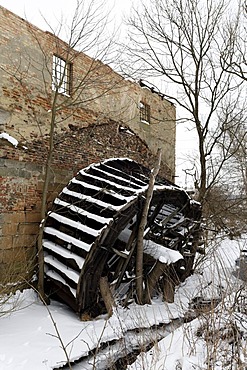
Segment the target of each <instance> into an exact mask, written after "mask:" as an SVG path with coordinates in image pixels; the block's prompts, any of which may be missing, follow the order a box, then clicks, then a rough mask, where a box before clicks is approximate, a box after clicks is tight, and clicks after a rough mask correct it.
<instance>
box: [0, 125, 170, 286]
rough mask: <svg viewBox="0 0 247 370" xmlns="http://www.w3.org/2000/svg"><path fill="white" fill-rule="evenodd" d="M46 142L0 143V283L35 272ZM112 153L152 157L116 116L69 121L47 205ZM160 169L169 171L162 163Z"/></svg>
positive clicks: (147, 160) (148, 161)
mask: <svg viewBox="0 0 247 370" xmlns="http://www.w3.org/2000/svg"><path fill="white" fill-rule="evenodd" d="M47 145H48V143H47V141H46V140H45V141H43V142H42V141H40V139H37V140H32V141H30V142H29V143H27V146H26V147H25V148H23V147H22V145H19V146H17V148H14V147H13V146H9V145H7V146H1V147H0V157H1V158H0V197H1V202H0V214H1V216H0V236H1V237H0V284H1V283H2V284H5V285H6V283H7V282H8V283H16V282H23V281H25V280H30V278H31V277H32V276H33V273H34V270H35V267H36V262H37V261H36V241H37V235H38V228H39V224H40V221H41V220H40V205H41V196H42V187H43V179H44V169H45V168H44V164H45V161H46V153H47ZM111 157H129V158H132V159H134V160H136V161H138V162H140V163H142V164H144V165H146V166H148V167H150V168H152V166H153V164H154V162H155V156H154V155H153V154H152V153H151V151H150V150H149V149H148V147H147V145H146V144H145V143H144V142H143V141H142V140H141V139H140V138H139V137H138V136H137V135H135V134H134V133H133V132H132V131H131V130H129V128H128V127H124V126H123V125H119V124H118V123H116V122H110V123H107V124H104V125H94V126H90V127H87V128H75V127H73V126H71V128H70V129H69V130H68V131H66V132H63V133H61V134H58V135H56V136H55V151H54V158H53V168H52V178H51V182H50V187H49V196H48V204H47V208H48V209H49V208H50V207H51V205H52V202H53V200H54V198H55V197H56V195H57V194H58V193H59V192H60V191H61V190H62V189H63V187H64V186H65V185H66V184H67V183H68V181H69V180H70V179H71V178H72V177H73V176H74V175H75V174H76V173H77V172H78V170H80V169H81V168H84V167H86V166H88V165H89V164H91V163H95V162H99V161H101V160H104V159H106V158H111ZM160 174H161V175H163V176H166V177H167V178H170V177H171V173H170V172H169V168H167V167H166V166H165V164H163V165H162V167H161V171H160Z"/></svg>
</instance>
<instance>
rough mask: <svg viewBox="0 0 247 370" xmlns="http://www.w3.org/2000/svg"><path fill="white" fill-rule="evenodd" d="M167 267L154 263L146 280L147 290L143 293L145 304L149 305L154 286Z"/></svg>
mask: <svg viewBox="0 0 247 370" xmlns="http://www.w3.org/2000/svg"><path fill="white" fill-rule="evenodd" d="M167 268H168V266H167V264H165V263H162V262H160V261H156V263H155V265H154V267H153V268H152V270H151V272H150V273H149V275H148V278H147V289H146V292H145V303H150V301H151V298H152V295H153V291H154V288H155V285H156V284H157V282H158V280H159V278H160V276H161V275H163V274H164V272H165V271H166V270H167Z"/></svg>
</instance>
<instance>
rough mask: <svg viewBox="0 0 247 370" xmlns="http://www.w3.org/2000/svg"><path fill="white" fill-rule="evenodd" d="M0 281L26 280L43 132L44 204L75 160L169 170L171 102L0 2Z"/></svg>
mask: <svg viewBox="0 0 247 370" xmlns="http://www.w3.org/2000/svg"><path fill="white" fill-rule="evenodd" d="M0 62H1V63H0V65H1V68H0V283H1V286H5V285H6V283H13V284H15V283H17V282H21V281H23V280H25V279H30V278H31V277H32V275H33V270H34V268H35V264H36V240H37V233H38V228H39V223H40V221H41V220H40V204H41V194H42V189H43V179H44V166H45V162H46V158H47V152H48V146H49V137H50V135H49V132H50V128H51V123H52V122H53V123H54V153H53V161H52V176H51V179H50V186H49V197H48V204H47V207H48V209H49V206H50V204H51V203H52V202H53V200H54V199H55V197H56V196H57V194H58V193H59V192H60V191H61V189H63V188H64V186H65V184H66V183H67V182H68V180H69V179H71V178H72V177H73V176H74V175H75V174H76V173H77V172H78V171H79V170H80V169H81V168H85V167H86V166H88V165H90V164H91V163H97V162H100V161H101V160H104V159H106V158H113V157H121V158H123V157H128V158H130V159H132V160H135V161H137V162H139V163H141V164H142V165H144V166H146V167H149V168H152V166H153V164H154V161H155V156H156V152H157V149H158V148H159V147H160V148H161V149H162V166H161V170H160V173H161V174H162V175H163V176H164V177H165V178H167V179H168V180H172V179H173V176H174V173H175V134H176V130H175V114H176V112H175V107H174V105H173V104H172V103H171V102H169V101H168V100H166V99H165V98H164V96H163V95H162V94H160V93H159V92H158V91H156V90H153V89H152V88H150V86H148V85H146V84H145V83H143V82H141V83H135V82H133V81H129V80H126V79H124V78H123V77H122V76H121V75H119V74H117V73H116V72H114V71H113V70H112V68H110V67H109V66H108V65H105V64H103V63H102V62H101V61H99V60H94V59H92V58H90V57H89V56H87V55H86V54H84V53H82V52H78V50H73V49H72V48H71V47H70V45H68V44H67V43H66V42H64V41H62V40H61V39H59V38H58V37H57V36H55V35H53V34H51V33H50V32H44V31H42V30H40V29H39V28H37V27H35V26H34V25H32V24H30V23H29V22H27V21H26V20H24V19H22V18H20V17H19V16H17V15H15V14H13V13H12V12H10V11H9V10H7V9H5V8H3V7H1V6H0Z"/></svg>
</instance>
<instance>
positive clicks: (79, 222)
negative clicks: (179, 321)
mask: <svg viewBox="0 0 247 370" xmlns="http://www.w3.org/2000/svg"><path fill="white" fill-rule="evenodd" d="M149 175H150V170H149V169H147V168H146V167H144V166H142V165H141V164H139V163H137V162H135V161H133V160H131V159H128V158H113V159H108V160H105V161H103V162H101V163H97V164H92V165H90V166H89V167H87V168H85V169H82V170H81V171H79V172H78V173H77V175H76V176H75V177H74V178H73V179H72V180H71V181H70V182H69V184H68V185H67V186H66V187H65V188H64V189H63V190H62V192H61V193H60V194H59V195H58V197H57V198H56V199H55V200H54V203H53V207H52V210H51V211H50V212H49V214H48V217H47V220H46V224H45V228H44V234H43V248H44V261H45V288H46V291H47V292H48V293H49V294H51V295H53V296H56V297H58V298H59V299H60V300H62V301H63V302H65V303H66V304H67V305H69V306H70V307H71V308H72V309H73V310H74V311H76V312H77V313H78V315H79V316H81V315H82V314H85V313H88V314H90V315H91V316H96V315H98V314H99V313H100V312H102V309H104V303H103V300H102V297H101V294H100V288H99V285H100V279H101V277H107V280H108V282H109V286H110V287H111V290H112V292H113V293H116V294H117V295H118V298H119V300H120V301H121V302H124V303H125V304H127V303H128V301H129V300H130V299H131V298H132V297H134V296H135V251H136V238H137V231H138V225H139V223H140V219H141V216H142V208H143V205H144V202H145V192H146V190H147V188H148V183H149ZM200 217H201V209H200V204H199V203H197V202H195V201H193V200H192V199H191V198H190V197H189V196H188V194H187V193H186V192H185V191H184V190H183V189H181V188H179V187H178V186H176V185H174V184H172V183H171V182H170V181H168V180H166V179H164V178H157V179H156V182H155V186H154V192H153V197H152V201H151V205H150V208H149V214H148V222H147V225H146V229H145V239H144V267H143V273H144V283H145V284H146V285H148V284H149V286H148V287H149V295H150V296H151V297H152V296H153V295H154V294H156V293H157V292H158V290H160V291H163V297H164V299H166V300H167V299H168V300H169V294H168V292H169V289H170V288H171V286H172V285H174V283H176V282H179V281H181V280H183V279H184V278H186V277H187V276H188V275H189V274H190V273H191V269H192V265H193V261H194V257H195V253H196V247H197V243H198V238H199V234H200ZM156 270H157V271H156ZM150 276H151V277H152V279H151V280H152V283H151V281H150ZM154 281H155V283H154Z"/></svg>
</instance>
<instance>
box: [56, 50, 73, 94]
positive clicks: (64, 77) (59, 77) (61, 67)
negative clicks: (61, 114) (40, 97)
mask: <svg viewBox="0 0 247 370" xmlns="http://www.w3.org/2000/svg"><path fill="white" fill-rule="evenodd" d="M71 75H72V63H70V62H68V61H66V60H64V59H62V58H60V57H58V56H57V55H53V66H52V90H53V91H58V92H59V93H60V94H63V95H67V96H70V95H71Z"/></svg>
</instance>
